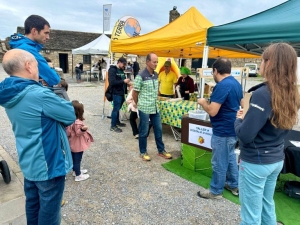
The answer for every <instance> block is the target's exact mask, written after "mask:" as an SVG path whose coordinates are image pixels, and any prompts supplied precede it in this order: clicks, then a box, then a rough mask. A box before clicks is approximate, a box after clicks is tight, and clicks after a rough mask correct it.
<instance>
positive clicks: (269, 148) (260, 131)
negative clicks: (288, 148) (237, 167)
mask: <svg viewBox="0 0 300 225" xmlns="http://www.w3.org/2000/svg"><path fill="white" fill-rule="evenodd" d="M251 91H254V92H252V97H251V99H250V106H249V109H248V112H247V113H246V115H245V117H244V120H241V119H237V120H236V121H235V124H234V126H235V132H236V135H237V137H238V138H239V140H240V150H241V159H242V160H244V161H245V162H248V163H254V164H272V163H276V162H279V161H282V160H283V159H284V152H283V151H284V137H285V136H286V135H287V133H288V131H287V130H282V129H279V128H275V127H274V126H273V125H272V124H271V120H270V118H271V117H272V106H271V94H270V90H269V88H268V86H267V85H265V84H260V85H257V86H256V87H254V88H252V90H251Z"/></svg>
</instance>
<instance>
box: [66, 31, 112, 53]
mask: <svg viewBox="0 0 300 225" xmlns="http://www.w3.org/2000/svg"><path fill="white" fill-rule="evenodd" d="M109 43H110V38H109V37H107V36H106V35H105V34H102V35H101V36H99V37H98V38H96V39H95V40H93V41H92V42H90V43H88V44H86V45H84V46H82V47H80V48H76V49H73V50H72V54H73V55H108V53H109Z"/></svg>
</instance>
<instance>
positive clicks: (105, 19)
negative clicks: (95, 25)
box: [103, 4, 111, 32]
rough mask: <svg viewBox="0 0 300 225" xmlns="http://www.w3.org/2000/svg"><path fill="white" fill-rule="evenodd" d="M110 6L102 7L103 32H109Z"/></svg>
mask: <svg viewBox="0 0 300 225" xmlns="http://www.w3.org/2000/svg"><path fill="white" fill-rule="evenodd" d="M110 16H111V4H108V5H103V32H104V31H110Z"/></svg>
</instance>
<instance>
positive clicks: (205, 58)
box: [198, 46, 209, 98]
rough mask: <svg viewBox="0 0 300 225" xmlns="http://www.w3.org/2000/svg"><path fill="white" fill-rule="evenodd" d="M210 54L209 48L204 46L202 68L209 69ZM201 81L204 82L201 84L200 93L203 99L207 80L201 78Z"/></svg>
mask: <svg viewBox="0 0 300 225" xmlns="http://www.w3.org/2000/svg"><path fill="white" fill-rule="evenodd" d="M208 52H209V46H204V49H203V58H202V68H207V60H208ZM200 79H201V80H202V82H201V92H199V94H200V97H201V98H203V95H204V86H205V80H204V78H200ZM198 91H199V90H198Z"/></svg>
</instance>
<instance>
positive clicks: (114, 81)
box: [108, 57, 130, 133]
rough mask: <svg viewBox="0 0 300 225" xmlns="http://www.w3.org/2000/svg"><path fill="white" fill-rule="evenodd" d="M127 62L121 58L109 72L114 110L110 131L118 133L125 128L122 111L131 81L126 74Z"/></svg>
mask: <svg viewBox="0 0 300 225" xmlns="http://www.w3.org/2000/svg"><path fill="white" fill-rule="evenodd" d="M126 65H127V60H126V59H125V58H123V57H121V58H119V60H118V62H117V65H111V66H110V68H109V70H108V82H109V88H111V90H112V95H113V110H112V112H111V126H110V130H111V131H114V132H116V133H121V132H122V129H120V128H119V127H125V126H126V124H125V123H121V122H120V118H119V117H120V112H119V111H120V109H121V107H122V105H123V103H124V101H125V94H127V84H128V83H129V82H130V79H127V78H126V76H125V73H124V70H125V67H126Z"/></svg>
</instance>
